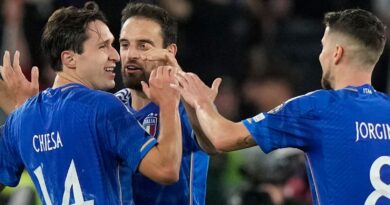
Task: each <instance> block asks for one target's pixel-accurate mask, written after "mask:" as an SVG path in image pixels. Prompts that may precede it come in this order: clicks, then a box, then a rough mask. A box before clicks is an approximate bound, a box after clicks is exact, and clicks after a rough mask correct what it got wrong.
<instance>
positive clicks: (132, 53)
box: [125, 47, 140, 60]
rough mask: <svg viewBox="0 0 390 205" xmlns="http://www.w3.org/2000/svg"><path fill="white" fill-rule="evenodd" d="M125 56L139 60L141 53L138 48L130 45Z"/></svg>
mask: <svg viewBox="0 0 390 205" xmlns="http://www.w3.org/2000/svg"><path fill="white" fill-rule="evenodd" d="M125 52H126V53H125V57H126V58H127V59H129V60H137V59H139V58H140V53H139V51H138V50H137V49H135V48H131V47H129V48H128V49H127V50H126V51H125Z"/></svg>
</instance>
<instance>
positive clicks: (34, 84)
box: [31, 66, 39, 92]
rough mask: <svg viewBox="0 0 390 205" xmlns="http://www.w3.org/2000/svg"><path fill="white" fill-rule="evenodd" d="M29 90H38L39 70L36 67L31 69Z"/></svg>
mask: <svg viewBox="0 0 390 205" xmlns="http://www.w3.org/2000/svg"><path fill="white" fill-rule="evenodd" d="M31 88H32V89H33V90H34V91H36V92H38V90H39V70H38V67H36V66H34V67H33V68H32V69H31Z"/></svg>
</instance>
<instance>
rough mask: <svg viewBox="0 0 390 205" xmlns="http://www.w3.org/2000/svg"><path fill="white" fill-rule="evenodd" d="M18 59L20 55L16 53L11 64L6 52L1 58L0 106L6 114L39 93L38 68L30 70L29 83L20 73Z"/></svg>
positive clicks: (8, 54)
mask: <svg viewBox="0 0 390 205" xmlns="http://www.w3.org/2000/svg"><path fill="white" fill-rule="evenodd" d="M19 58H20V53H19V51H16V52H15V54H14V58H13V61H12V64H11V56H10V53H9V52H8V51H6V52H5V53H4V56H3V65H2V66H1V67H0V68H1V77H2V79H1V81H0V95H1V103H0V104H1V107H2V108H3V109H4V111H5V112H6V113H9V112H12V110H14V109H15V108H16V107H18V106H20V105H21V104H23V103H24V102H25V101H26V100H27V99H28V98H30V97H32V96H34V95H36V94H37V93H38V91H39V83H38V77H39V72H38V68H37V67H33V68H32V70H31V82H30V81H29V80H27V79H26V77H25V76H24V74H23V72H22V68H21V67H20V63H19V62H20V61H19Z"/></svg>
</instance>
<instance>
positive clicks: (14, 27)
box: [0, 0, 390, 205]
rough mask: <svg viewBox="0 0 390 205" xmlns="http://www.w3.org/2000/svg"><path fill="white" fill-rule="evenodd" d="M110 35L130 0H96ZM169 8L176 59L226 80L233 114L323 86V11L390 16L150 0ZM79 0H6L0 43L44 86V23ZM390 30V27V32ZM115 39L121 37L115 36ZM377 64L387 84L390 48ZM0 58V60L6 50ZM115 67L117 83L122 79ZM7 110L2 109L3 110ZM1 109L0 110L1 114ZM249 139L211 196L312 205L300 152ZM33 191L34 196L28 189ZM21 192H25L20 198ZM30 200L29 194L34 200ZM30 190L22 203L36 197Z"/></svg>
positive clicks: (375, 4)
mask: <svg viewBox="0 0 390 205" xmlns="http://www.w3.org/2000/svg"><path fill="white" fill-rule="evenodd" d="M96 2H97V3H98V4H99V6H100V8H101V9H102V10H103V11H104V12H105V14H106V15H107V18H108V20H109V26H110V28H111V31H112V32H113V33H114V35H116V36H118V34H119V30H120V11H121V10H122V8H124V6H125V5H126V4H127V3H128V1H125V0H115V1H107V0H97V1H96ZM142 2H149V3H154V4H158V5H160V6H161V7H163V8H165V9H167V10H168V11H169V12H170V13H171V14H172V15H173V16H175V17H176V19H177V20H178V21H179V36H178V37H179V39H178V60H179V63H180V64H181V66H182V68H183V69H184V70H186V71H192V72H195V73H197V74H199V75H200V77H201V78H202V79H203V80H205V82H207V83H209V84H210V83H211V82H212V80H213V79H214V78H216V77H222V78H223V82H222V86H221V88H220V91H219V95H218V97H217V99H216V102H215V103H216V105H217V107H218V109H219V110H220V112H221V113H222V114H223V115H224V116H225V117H228V118H229V119H231V120H239V119H243V118H246V117H250V116H253V115H255V114H257V113H259V112H264V111H269V110H271V109H272V108H274V107H275V106H277V105H279V104H280V103H282V102H283V101H285V100H287V99H289V98H291V97H293V96H296V95H300V94H303V93H306V92H308V91H311V90H315V89H320V83H319V82H320V78H321V66H320V64H319V61H318V55H319V53H320V51H321V42H320V41H321V38H322V34H323V31H324V26H323V24H322V18H323V15H324V13H325V12H327V11H332V10H341V9H346V8H362V9H367V10H370V11H373V12H374V13H375V14H377V15H378V16H379V17H380V18H381V19H382V20H383V22H385V23H387V25H390V24H389V23H390V13H389V12H388V11H389V10H390V1H389V0H326V1H325V0H320V1H305V0H159V1H158V0H149V1H142ZM84 3H85V1H83V0H2V1H1V3H0V7H1V8H0V9H1V16H0V41H1V42H0V43H1V44H0V49H1V54H3V53H4V51H5V50H9V51H11V52H14V51H15V50H19V51H20V52H21V59H22V61H21V65H22V68H23V71H24V73H25V74H26V75H27V76H28V75H29V74H30V69H31V67H32V66H33V65H36V66H38V67H39V69H40V88H41V89H45V88H47V87H50V86H51V84H52V82H53V78H54V73H53V71H52V70H51V69H49V67H48V66H49V65H48V64H47V61H46V60H45V59H44V57H43V55H42V53H41V51H40V47H39V42H40V36H41V32H42V28H43V26H44V24H45V22H46V21H47V18H48V16H49V15H50V14H51V13H52V12H53V10H54V9H56V8H59V7H62V6H68V5H75V6H79V7H81V6H82V5H83V4H84ZM389 34H390V31H389ZM116 47H117V48H118V43H117V42H116ZM389 51H390V50H389V45H386V48H385V51H384V54H383V55H382V58H381V59H380V61H379V63H378V64H377V67H376V69H375V71H374V75H373V76H374V79H373V85H374V87H375V88H376V89H377V90H379V91H382V92H387V93H390V72H389V69H390V62H389V60H390V52H389ZM0 62H1V64H2V60H1V59H0ZM119 69H120V66H118V67H117V69H116V71H117V73H118V75H117V82H118V83H117V86H116V87H115V89H114V90H111V92H114V91H116V90H118V89H120V88H122V86H123V84H122V82H121V79H120V75H119V73H120V72H119ZM0 112H1V111H0ZM4 120H5V116H4V114H3V113H0V122H1V123H3V122H4ZM253 149H259V148H257V147H256V148H252V149H248V150H245V151H241V152H233V153H231V154H223V155H218V156H214V157H213V158H212V161H211V164H210V168H209V175H208V187H207V189H208V190H207V193H208V194H207V199H206V204H229V205H252V204H253V205H287V204H296V205H306V204H311V200H310V190H309V189H308V185H307V179H306V174H305V171H306V170H305V162H304V161H305V159H304V155H303V154H302V153H301V152H300V151H298V150H293V149H286V150H279V151H275V152H273V153H271V154H268V155H265V154H261V153H260V152H258V150H253ZM10 193H12V191H7V192H6V193H5V194H2V195H0V205H2V204H21V202H13V200H12V198H10V197H9V196H10V195H11V194H10ZM30 197H31V196H30ZM18 198H19V197H18ZM31 201H32V202H31ZM35 201H36V199H35V198H34V197H31V200H30V202H27V203H26V204H35V203H36V202H35Z"/></svg>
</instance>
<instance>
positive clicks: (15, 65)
mask: <svg viewBox="0 0 390 205" xmlns="http://www.w3.org/2000/svg"><path fill="white" fill-rule="evenodd" d="M12 68H13V70H14V71H15V72H16V73H17V74H18V76H22V75H23V72H22V68H21V67H20V52H19V51H16V52H15V54H14V60H13V64H12Z"/></svg>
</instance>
